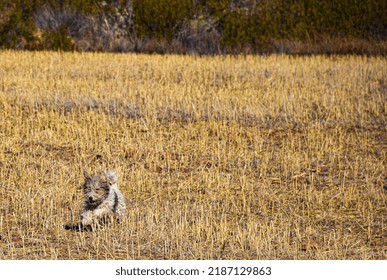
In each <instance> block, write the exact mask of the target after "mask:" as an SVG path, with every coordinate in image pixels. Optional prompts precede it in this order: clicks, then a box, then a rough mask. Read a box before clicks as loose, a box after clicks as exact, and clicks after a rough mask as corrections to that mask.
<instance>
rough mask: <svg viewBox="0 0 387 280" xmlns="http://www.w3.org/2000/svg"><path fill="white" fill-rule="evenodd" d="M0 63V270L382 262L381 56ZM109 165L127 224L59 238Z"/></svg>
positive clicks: (81, 57) (386, 189)
mask: <svg viewBox="0 0 387 280" xmlns="http://www.w3.org/2000/svg"><path fill="white" fill-rule="evenodd" d="M0 61H1V63H0V119H1V122H0V139H1V141H0V202H1V203H0V259H386V257H387V245H386V240H387V238H386V236H387V235H386V224H387V222H386V220H387V218H386V217H387V210H386V209H387V207H386V197H387V183H386V180H387V176H386V147H387V131H386V109H387V108H386V106H387V105H386V100H387V93H386V92H387V78H386V77H387V68H386V62H387V61H386V58H384V57H373V58H367V57H358V56H343V57H335V56H333V57H324V56H316V57H289V56H277V55H275V56H267V57H258V56H246V57H231V56H225V57H189V56H158V55H153V56H152V55H134V54H126V55H124V54H122V55H117V54H98V53H94V54H92V53H87V54H84V53H83V54H82V53H55V52H39V53H34V52H12V51H3V52H0ZM106 168H109V169H115V170H116V171H117V172H118V174H119V175H120V188H121V190H122V192H123V193H124V195H125V196H126V197H127V199H128V213H127V217H126V219H124V221H123V222H122V223H121V224H114V225H111V226H110V227H107V228H104V229H101V230H99V231H96V232H81V233H79V232H71V231H65V230H64V229H63V225H64V224H65V223H68V222H70V221H77V220H78V219H79V213H80V211H81V210H82V192H81V187H80V186H81V184H82V171H83V170H84V169H85V170H87V171H96V170H101V169H106Z"/></svg>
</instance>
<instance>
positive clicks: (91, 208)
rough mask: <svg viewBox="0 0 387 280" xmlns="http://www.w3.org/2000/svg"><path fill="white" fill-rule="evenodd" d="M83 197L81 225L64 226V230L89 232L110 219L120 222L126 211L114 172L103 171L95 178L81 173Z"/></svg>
mask: <svg viewBox="0 0 387 280" xmlns="http://www.w3.org/2000/svg"><path fill="white" fill-rule="evenodd" d="M83 175H84V177H85V183H84V184H83V192H84V197H85V202H84V210H83V212H82V214H81V223H80V224H78V225H66V226H65V229H67V230H75V231H91V230H93V229H94V228H96V227H97V226H99V225H102V224H106V223H107V222H108V220H109V218H110V217H112V216H113V217H116V218H117V219H118V220H120V219H121V218H122V217H123V216H124V214H125V211H126V205H125V199H124V196H123V195H122V193H121V192H120V190H119V189H118V176H117V174H116V173H115V172H114V171H110V170H109V171H103V172H102V173H101V174H99V175H97V176H92V175H89V174H88V173H87V172H83Z"/></svg>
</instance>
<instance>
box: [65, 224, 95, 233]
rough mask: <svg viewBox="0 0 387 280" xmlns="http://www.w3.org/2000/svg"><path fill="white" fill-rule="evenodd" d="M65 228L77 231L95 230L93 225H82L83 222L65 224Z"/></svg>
mask: <svg viewBox="0 0 387 280" xmlns="http://www.w3.org/2000/svg"><path fill="white" fill-rule="evenodd" d="M64 229H65V230H69V231H76V232H82V231H93V227H92V226H91V225H87V226H85V225H82V224H66V225H64Z"/></svg>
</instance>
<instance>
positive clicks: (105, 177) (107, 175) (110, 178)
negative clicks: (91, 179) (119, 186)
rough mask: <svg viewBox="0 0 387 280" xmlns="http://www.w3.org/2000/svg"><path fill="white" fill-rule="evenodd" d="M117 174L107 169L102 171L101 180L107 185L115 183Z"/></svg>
mask: <svg viewBox="0 0 387 280" xmlns="http://www.w3.org/2000/svg"><path fill="white" fill-rule="evenodd" d="M117 180H118V176H117V174H116V173H115V172H114V171H111V170H108V171H104V172H102V175H101V181H103V182H105V183H107V184H108V185H113V184H116V183H117Z"/></svg>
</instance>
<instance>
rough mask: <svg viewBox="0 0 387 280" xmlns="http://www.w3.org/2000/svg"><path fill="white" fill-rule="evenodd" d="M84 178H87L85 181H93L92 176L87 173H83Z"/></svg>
mask: <svg viewBox="0 0 387 280" xmlns="http://www.w3.org/2000/svg"><path fill="white" fill-rule="evenodd" d="M83 177H85V181H91V175H90V174H89V173H87V171H83Z"/></svg>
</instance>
